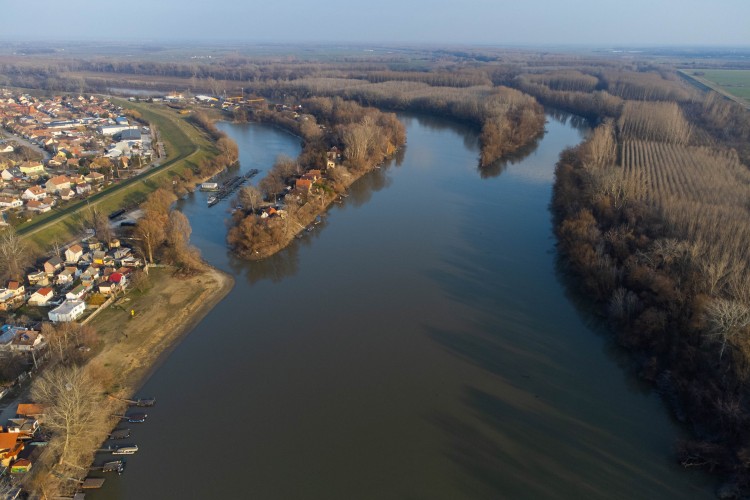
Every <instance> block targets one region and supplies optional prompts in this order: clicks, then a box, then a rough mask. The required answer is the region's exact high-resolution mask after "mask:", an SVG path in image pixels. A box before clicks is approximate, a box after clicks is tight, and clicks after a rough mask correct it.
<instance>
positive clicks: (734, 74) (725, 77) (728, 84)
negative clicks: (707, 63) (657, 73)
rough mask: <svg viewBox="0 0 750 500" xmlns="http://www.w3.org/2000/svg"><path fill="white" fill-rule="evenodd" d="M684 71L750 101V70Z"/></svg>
mask: <svg viewBox="0 0 750 500" xmlns="http://www.w3.org/2000/svg"><path fill="white" fill-rule="evenodd" d="M683 72H684V73H685V74H686V75H688V76H689V77H690V78H693V79H695V80H698V81H699V82H701V83H704V84H705V85H707V86H708V87H711V88H718V89H721V90H723V91H724V92H726V93H728V94H732V95H733V96H735V97H739V98H740V99H744V100H745V101H746V102H748V103H750V70H746V69H690V70H684V71H683ZM696 73H698V74H696Z"/></svg>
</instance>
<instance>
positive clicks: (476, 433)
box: [92, 115, 712, 499]
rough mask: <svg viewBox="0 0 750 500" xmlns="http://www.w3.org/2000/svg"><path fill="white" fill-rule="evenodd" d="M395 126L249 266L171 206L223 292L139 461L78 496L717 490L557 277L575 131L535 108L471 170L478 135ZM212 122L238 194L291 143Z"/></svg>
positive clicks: (171, 382) (434, 123)
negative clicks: (542, 122)
mask: <svg viewBox="0 0 750 500" xmlns="http://www.w3.org/2000/svg"><path fill="white" fill-rule="evenodd" d="M400 118H401V119H402V120H403V122H404V123H405V125H406V127H407V137H408V145H407V147H406V148H405V150H404V151H403V152H402V153H401V154H400V155H399V156H398V157H397V158H396V159H394V160H393V161H391V162H390V163H389V164H387V165H386V166H384V167H383V168H382V169H379V170H376V171H374V172H373V173H372V174H368V175H367V176H365V177H364V178H363V179H362V180H361V181H359V182H358V183H356V184H355V185H354V186H353V189H352V191H351V193H350V196H349V197H348V198H346V200H345V202H344V203H343V204H342V205H340V206H338V205H337V206H334V207H333V208H332V210H331V211H330V212H329V214H328V216H327V217H326V218H325V219H324V222H323V223H322V224H320V225H319V226H317V227H316V228H315V230H314V231H312V232H311V233H305V236H304V238H302V239H300V240H297V241H296V242H295V243H294V244H293V245H292V246H291V247H290V248H288V249H286V250H285V251H283V252H281V253H280V254H278V255H276V256H274V257H272V258H270V259H267V260H265V261H262V262H254V263H247V262H243V261H239V260H236V259H234V258H233V257H232V256H231V255H230V254H229V253H228V252H227V249H226V246H225V242H224V238H225V234H226V227H225V221H226V220H227V219H228V218H229V212H228V210H229V209H230V208H231V206H230V205H231V204H230V203H229V201H223V202H221V203H219V204H218V205H216V206H214V207H212V208H208V207H207V205H206V195H205V193H195V194H194V195H192V196H190V197H189V198H188V199H186V200H184V201H181V202H180V203H179V208H180V209H181V210H183V211H184V212H185V214H186V215H187V216H188V217H189V219H190V222H191V224H192V226H193V236H192V240H193V243H195V244H196V245H198V246H199V247H200V248H201V250H202V252H203V255H204V257H206V258H207V259H208V261H209V262H210V263H211V264H213V265H214V266H217V267H219V268H221V269H223V270H225V271H227V272H229V273H231V274H232V275H234V276H235V278H236V280H237V285H236V287H235V288H234V290H233V291H232V292H231V294H230V295H229V296H228V297H227V298H226V299H225V300H224V301H223V302H221V303H220V304H219V305H218V306H217V307H216V308H215V309H214V310H213V311H212V312H211V313H210V314H209V315H208V316H207V317H206V318H205V319H204V320H203V321H202V322H201V323H200V324H198V325H197V326H196V328H195V329H194V331H193V332H191V333H190V334H189V335H188V336H187V337H186V338H185V339H184V341H183V342H182V343H181V344H179V346H177V348H176V349H175V350H174V352H172V353H171V355H170V356H169V357H168V358H167V359H166V361H165V362H164V363H163V364H162V365H161V366H160V367H159V368H158V369H157V370H156V371H155V373H154V374H153V376H152V377H151V378H150V379H149V380H148V381H147V383H146V385H145V387H144V388H143V390H142V391H141V392H142V394H143V395H155V396H157V397H158V400H159V403H158V406H157V407H155V408H153V409H152V411H150V412H149V420H148V423H147V424H144V425H142V426H140V427H137V428H135V429H134V437H135V438H136V441H137V444H138V446H139V449H140V451H139V453H138V454H137V455H136V456H133V457H132V458H130V459H129V461H128V465H127V470H126V472H125V474H124V475H123V476H122V477H120V478H108V481H107V483H106V484H105V488H104V489H103V490H102V491H100V492H98V493H97V494H95V495H92V496H93V498H95V499H103V498H106V499H166V498H261V499H339V498H341V499H386V498H387V499H407V498H408V499H458V498H467V499H477V498H480V499H482V498H486V499H497V498H536V499H539V498H571V499H573V498H576V499H577V498H588V499H591V498H623V499H630V498H638V499H645V498H659V499H668V498H675V499H677V498H712V494H711V486H712V485H711V482H710V480H708V479H707V478H706V477H705V476H704V475H702V474H698V473H690V472H686V471H684V470H682V469H681V468H680V467H678V466H677V465H676V464H675V463H674V459H673V452H672V448H673V446H674V443H675V440H676V438H677V436H678V433H679V430H678V428H677V427H676V426H675V425H674V423H673V422H672V421H671V420H670V419H669V417H668V415H667V412H666V411H665V409H664V407H663V405H662V403H661V402H660V401H659V399H658V397H657V396H655V395H654V394H653V393H652V392H649V391H648V390H647V389H646V388H644V387H642V386H641V385H640V384H639V383H638V382H637V381H636V379H635V378H634V377H633V375H632V374H631V373H630V371H629V370H628V368H627V361H626V359H627V358H625V357H623V356H622V355H621V353H620V351H619V350H618V349H617V348H615V347H614V346H612V345H611V342H610V341H609V340H608V339H607V336H606V335H603V334H601V333H599V332H597V329H596V326H595V325H594V324H593V323H592V318H591V317H590V316H589V315H587V314H586V313H585V312H583V311H582V310H580V309H579V308H577V307H576V305H575V303H574V302H575V301H574V300H573V299H572V298H571V297H570V296H569V292H568V291H567V289H566V287H565V285H564V280H563V279H562V278H561V274H560V272H559V271H558V269H557V255H556V252H555V245H554V244H555V241H554V236H553V234H552V229H551V221H550V213H549V208H548V205H549V201H550V196H551V187H552V183H553V171H554V164H555V162H556V161H557V158H558V155H559V153H560V152H561V151H562V150H563V149H564V148H565V147H567V146H572V145H575V144H577V143H579V142H580V141H581V140H582V137H583V135H584V134H585V127H582V126H581V125H580V123H579V122H578V121H576V120H572V119H570V118H567V117H559V116H557V117H556V116H552V115H550V116H548V124H547V132H546V134H545V136H544V137H543V138H542V139H541V140H540V141H539V142H538V144H537V145H536V147H535V148H531V149H530V150H529V151H527V152H526V153H527V154H526V156H524V157H522V158H517V159H515V160H513V161H508V162H506V163H505V164H499V165H497V166H496V167H495V168H494V169H492V170H490V171H487V172H484V173H480V172H479V171H478V170H477V156H478V145H477V134H476V133H475V132H473V131H472V130H470V129H468V128H465V127H463V126H460V125H456V124H455V123H452V122H449V121H446V120H442V119H436V118H431V117H424V116H414V115H401V116H400ZM221 128H222V129H223V130H225V131H226V132H227V133H228V134H229V135H230V136H231V137H232V138H233V139H235V140H236V141H237V143H238V145H239V147H240V152H241V167H240V169H241V171H246V170H249V169H251V168H259V169H261V174H260V175H259V176H258V177H256V179H254V181H255V182H257V180H258V179H259V178H261V177H262V175H263V172H262V171H263V170H264V169H267V168H268V167H269V166H270V165H271V164H272V162H273V160H274V158H275V156H276V155H277V154H287V155H289V156H296V155H297V153H298V151H299V144H298V142H297V139H296V138H294V137H292V136H290V135H287V134H285V133H284V132H282V131H279V130H277V129H273V128H271V127H268V126H265V125H258V124H229V123H223V124H221Z"/></svg>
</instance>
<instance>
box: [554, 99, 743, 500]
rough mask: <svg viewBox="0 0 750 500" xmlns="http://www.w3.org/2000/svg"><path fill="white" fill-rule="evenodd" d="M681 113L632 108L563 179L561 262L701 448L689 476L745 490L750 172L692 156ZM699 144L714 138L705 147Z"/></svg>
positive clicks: (703, 151)
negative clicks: (703, 474)
mask: <svg viewBox="0 0 750 500" xmlns="http://www.w3.org/2000/svg"><path fill="white" fill-rule="evenodd" d="M692 127H693V125H691V124H688V122H687V120H686V119H685V118H684V116H683V114H682V111H681V109H680V108H679V107H678V105H677V104H676V103H664V102H631V101H628V102H627V103H626V105H625V106H624V109H623V113H622V115H621V116H620V118H619V120H618V121H617V122H616V123H615V122H613V121H612V120H610V121H606V122H604V123H603V124H602V125H600V126H599V127H598V128H597V129H596V130H595V131H594V133H593V134H592V135H591V136H590V137H589V139H588V140H587V141H586V142H585V143H584V144H583V145H581V146H579V147H577V148H574V149H572V150H568V151H567V152H565V153H564V154H563V155H562V157H561V160H560V162H559V164H558V167H557V172H556V178H557V181H556V184H555V194H554V200H553V207H554V212H555V214H556V218H557V223H556V227H557V234H558V241H559V248H560V251H561V253H562V255H563V256H564V257H565V261H566V262H567V263H568V265H569V267H570V269H571V271H573V273H574V274H575V275H576V276H577V277H578V278H579V283H580V284H581V286H582V288H583V289H584V290H585V291H586V293H587V295H588V296H590V297H592V298H593V299H594V300H595V301H596V302H598V303H599V304H600V305H601V307H602V311H604V312H605V313H606V314H607V316H608V317H609V319H610V320H611V322H612V324H613V326H614V328H615V330H616V331H617V332H618V338H619V340H620V342H621V343H622V344H623V345H625V346H627V347H629V348H631V349H633V350H635V351H637V352H638V353H639V359H640V364H639V365H640V373H641V375H642V376H643V377H644V378H646V379H648V380H651V381H653V382H654V383H655V384H656V385H657V386H658V387H659V390H660V391H661V392H662V394H663V395H664V397H665V399H666V400H667V401H669V402H670V403H671V406H672V409H673V410H674V411H675V414H676V415H677V416H678V417H679V418H680V419H681V420H683V421H685V422H686V423H688V424H689V425H690V426H691V427H692V429H693V431H694V437H692V438H689V439H685V440H683V441H682V442H681V443H680V445H679V450H678V451H679V457H680V460H681V462H682V463H683V465H685V466H696V465H701V464H703V465H705V466H708V465H709V464H710V468H711V469H713V470H715V471H720V472H722V473H724V474H725V475H727V476H728V477H731V478H732V480H731V481H732V487H731V488H737V489H738V490H741V491H747V490H748V488H750V468H749V466H748V462H747V460H746V459H745V457H746V456H748V452H749V450H750V433H749V432H748V431H747V429H750V426H749V424H750V409H748V408H746V407H745V406H744V404H743V403H742V402H743V401H744V400H745V399H746V397H747V396H748V388H750V292H748V290H750V273H749V272H748V270H747V262H748V261H750V252H749V251H748V245H747V242H748V241H750V222H749V221H750V217H749V216H750V213H749V211H750V205H748V203H747V200H748V199H750V172H748V169H747V167H746V166H745V165H743V164H742V163H741V162H740V159H739V157H738V155H737V153H736V151H734V150H732V149H728V148H726V147H718V146H706V145H696V144H693V143H691V140H693V139H692V137H691V129H692ZM699 137H705V135H704V134H700V135H699Z"/></svg>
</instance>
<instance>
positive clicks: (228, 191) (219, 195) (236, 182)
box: [208, 168, 260, 207]
mask: <svg viewBox="0 0 750 500" xmlns="http://www.w3.org/2000/svg"><path fill="white" fill-rule="evenodd" d="M258 172H260V170H258V169H257V168H254V169H252V170H250V171H249V172H247V173H246V174H245V175H242V176H239V175H236V176H234V177H232V178H231V179H229V180H227V181H226V182H224V183H223V184H222V185H221V187H220V188H219V190H218V191H216V194H214V195H212V196H210V197H209V198H208V206H209V207H212V206H214V205H216V204H217V203H219V202H220V201H221V200H223V199H225V198H228V197H229V196H231V195H232V193H234V192H235V191H237V190H238V189H239V188H240V186H242V185H243V184H244V183H246V182H247V181H248V180H250V179H252V178H253V177H255V176H256V175H258Z"/></svg>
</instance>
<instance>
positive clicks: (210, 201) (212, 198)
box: [208, 196, 219, 207]
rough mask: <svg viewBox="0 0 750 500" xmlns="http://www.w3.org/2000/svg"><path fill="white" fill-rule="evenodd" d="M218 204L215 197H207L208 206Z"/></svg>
mask: <svg viewBox="0 0 750 500" xmlns="http://www.w3.org/2000/svg"><path fill="white" fill-rule="evenodd" d="M218 202H219V199H218V198H217V197H216V196H209V197H208V206H209V207H210V206H212V205H216V204H217V203H218Z"/></svg>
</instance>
